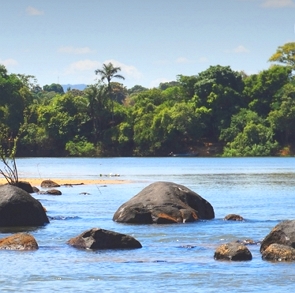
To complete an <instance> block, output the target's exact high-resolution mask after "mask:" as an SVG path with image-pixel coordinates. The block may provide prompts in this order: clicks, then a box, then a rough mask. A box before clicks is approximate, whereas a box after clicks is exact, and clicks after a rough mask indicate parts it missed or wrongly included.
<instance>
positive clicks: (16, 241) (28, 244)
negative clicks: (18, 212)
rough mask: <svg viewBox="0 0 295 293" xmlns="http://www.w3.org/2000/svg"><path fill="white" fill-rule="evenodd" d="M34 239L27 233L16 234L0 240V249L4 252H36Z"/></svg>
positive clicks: (36, 245) (36, 246)
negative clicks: (4, 250)
mask: <svg viewBox="0 0 295 293" xmlns="http://www.w3.org/2000/svg"><path fill="white" fill-rule="evenodd" d="M38 248H39V247H38V244H37V241H36V239H35V238H34V237H33V236H32V235H30V234H27V233H17V234H15V235H12V236H8V237H5V238H2V239H0V249H6V250H37V249H38Z"/></svg>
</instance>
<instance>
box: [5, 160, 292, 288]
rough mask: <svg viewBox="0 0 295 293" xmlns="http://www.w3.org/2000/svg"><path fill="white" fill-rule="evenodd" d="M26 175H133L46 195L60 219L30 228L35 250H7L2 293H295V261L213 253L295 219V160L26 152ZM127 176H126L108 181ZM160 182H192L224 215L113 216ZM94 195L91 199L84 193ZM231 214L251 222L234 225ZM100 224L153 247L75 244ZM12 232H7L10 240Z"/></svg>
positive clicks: (21, 164) (22, 168)
mask: <svg viewBox="0 0 295 293" xmlns="http://www.w3.org/2000/svg"><path fill="white" fill-rule="evenodd" d="M17 165H18V169H19V173H20V178H21V177H22V176H23V177H24V178H30V177H31V178H42V179H49V178H68V179H71V178H77V179H82V181H83V179H99V178H102V179H108V178H110V179H114V178H118V179H120V180H125V179H126V180H130V181H131V183H128V184H123V185H122V184H114V185H112V184H109V185H106V186H103V185H84V186H83V185H82V186H74V187H72V188H70V187H61V188H60V190H61V191H62V193H63V194H62V196H49V195H38V194H34V195H33V196H34V197H35V198H37V199H39V200H40V201H41V202H42V204H43V205H44V206H45V207H46V209H47V211H48V215H49V216H50V217H52V220H51V223H50V224H48V225H46V226H44V227H41V228H37V229H29V228H24V229H23V230H24V231H28V232H30V233H31V234H32V235H33V236H34V237H35V238H36V240H37V242H38V244H39V247H40V248H39V250H38V251H35V252H14V251H0V258H1V264H2V265H1V267H0V290H1V292H53V291H56V292H179V291H183V290H184V291H186V292H286V291H291V290H292V289H293V288H294V281H295V263H271V262H266V261H263V260H262V259H261V255H260V253H259V245H251V246H249V249H250V251H251V253H252V255H253V260H252V261H249V262H220V261H215V260H214V258H213V255H214V251H215V249H216V247H217V246H218V245H220V244H222V243H225V242H229V241H234V240H243V239H248V238H251V239H253V240H255V241H261V240H262V239H263V238H264V237H265V236H266V235H267V234H268V233H269V231H270V230H271V229H272V228H273V227H274V226H275V225H276V224H277V223H279V222H280V221H282V220H286V219H294V198H295V193H294V190H295V158H95V159H94V158H93V159H85V158H66V159H63V158H28V159H27V158H25V159H18V160H17ZM113 174H119V175H120V177H108V176H110V175H113ZM155 181H171V182H175V183H178V184H183V185H185V186H187V187H188V188H190V189H192V190H194V191H195V192H197V193H198V194H200V195H201V196H202V197H204V198H205V199H206V200H208V201H209V202H210V203H211V204H212V206H213V207H214V210H215V216H216V217H215V219H213V220H210V221H200V222H197V223H187V224H176V225H127V224H119V223H115V222H113V221H112V217H113V214H114V213H115V211H116V210H117V208H118V207H119V206H120V205H121V204H122V203H124V202H125V201H127V200H128V199H130V198H131V197H132V196H134V195H135V194H137V193H138V192H139V191H141V190H142V189H143V188H144V187H146V186H147V185H148V184H150V183H152V182H155ZM81 192H87V193H90V194H89V195H81V194H79V193H81ZM230 213H237V214H240V215H241V216H243V217H244V218H245V221H244V222H225V221H223V218H224V217H225V216H226V215H227V214H230ZM93 227H100V228H103V229H109V230H113V231H117V232H120V233H126V234H129V235H132V236H134V237H135V238H136V239H137V240H139V241H140V242H141V244H142V245H143V248H141V249H136V250H115V251H111V250H106V251H84V250H76V249H74V248H72V247H69V246H68V245H66V241H67V240H68V239H70V238H71V237H74V236H77V235H78V234H80V233H82V232H83V231H85V230H87V229H90V228H93ZM13 232H14V231H11V229H1V230H0V237H1V238H2V237H5V236H7V235H10V234H11V233H13Z"/></svg>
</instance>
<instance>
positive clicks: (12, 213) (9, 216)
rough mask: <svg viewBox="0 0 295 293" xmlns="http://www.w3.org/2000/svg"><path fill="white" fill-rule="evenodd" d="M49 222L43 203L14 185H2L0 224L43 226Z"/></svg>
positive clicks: (0, 189) (0, 192)
mask: <svg viewBox="0 0 295 293" xmlns="http://www.w3.org/2000/svg"><path fill="white" fill-rule="evenodd" d="M46 223H49V220H48V218H47V216H46V213H45V211H44V209H43V206H42V205H41V203H40V202H39V201H38V200H36V199H35V198H33V197H32V196H31V195H30V194H29V193H27V192H26V191H24V190H23V189H20V188H18V187H16V186H12V185H3V186H0V226H1V227H12V226H14V227H15V226H42V225H44V224H46Z"/></svg>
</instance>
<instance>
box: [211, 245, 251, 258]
mask: <svg viewBox="0 0 295 293" xmlns="http://www.w3.org/2000/svg"><path fill="white" fill-rule="evenodd" d="M214 259H216V260H228V261H246V260H251V259H252V254H251V252H250V250H249V249H248V247H247V246H246V245H244V244H243V243H240V242H229V243H226V244H222V245H220V246H219V247H217V249H216V251H215V254H214Z"/></svg>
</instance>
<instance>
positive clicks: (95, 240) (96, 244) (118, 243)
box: [67, 228, 142, 249]
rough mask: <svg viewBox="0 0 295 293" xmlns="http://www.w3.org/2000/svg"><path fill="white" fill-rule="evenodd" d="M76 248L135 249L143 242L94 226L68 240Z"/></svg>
mask: <svg viewBox="0 0 295 293" xmlns="http://www.w3.org/2000/svg"><path fill="white" fill-rule="evenodd" d="M67 243H68V244H69V245H72V246H74V247H76V248H81V249H133V248H141V247H142V246H141V244H140V242H139V241H137V240H136V239H135V238H133V237H132V236H129V235H125V234H120V233H117V232H113V231H109V230H104V229H100V228H92V229H91V230H88V231H85V232H83V233H82V234H80V235H79V236H77V237H74V238H71V239H70V240H69V241H68V242H67Z"/></svg>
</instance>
